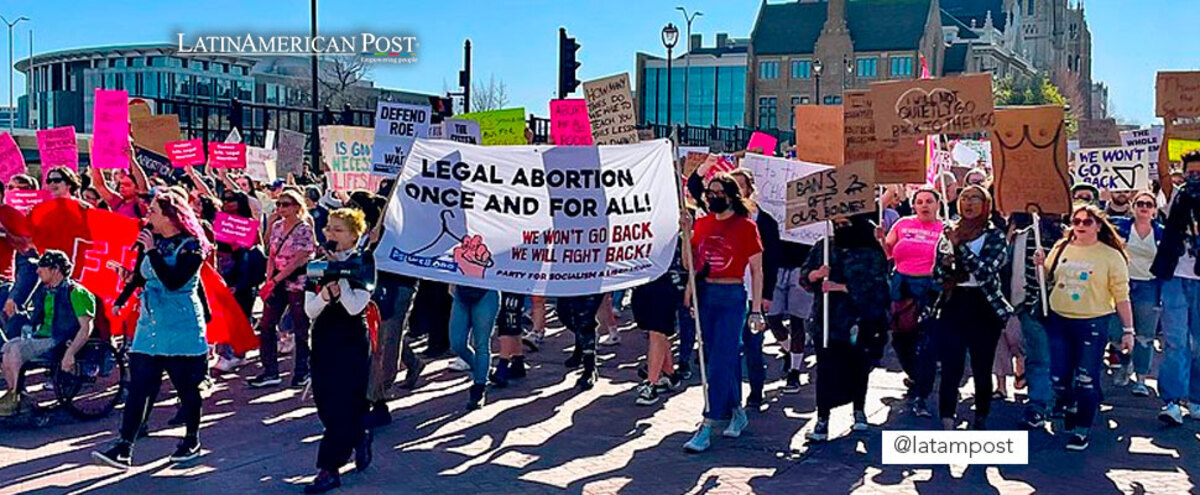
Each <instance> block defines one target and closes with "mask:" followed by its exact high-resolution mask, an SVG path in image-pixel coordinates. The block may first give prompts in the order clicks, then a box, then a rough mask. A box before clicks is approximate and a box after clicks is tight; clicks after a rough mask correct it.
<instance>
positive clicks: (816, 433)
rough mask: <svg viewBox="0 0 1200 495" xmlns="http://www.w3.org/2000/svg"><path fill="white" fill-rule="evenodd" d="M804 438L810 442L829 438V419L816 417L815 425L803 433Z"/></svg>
mask: <svg viewBox="0 0 1200 495" xmlns="http://www.w3.org/2000/svg"><path fill="white" fill-rule="evenodd" d="M804 438H807V439H808V440H809V441H812V442H824V441H826V440H829V419H828V418H817V426H816V427H815V428H813V429H812V431H810V432H808V433H805V434H804Z"/></svg>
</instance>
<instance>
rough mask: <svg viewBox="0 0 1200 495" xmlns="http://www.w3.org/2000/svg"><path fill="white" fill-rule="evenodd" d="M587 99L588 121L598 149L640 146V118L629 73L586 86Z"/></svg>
mask: <svg viewBox="0 0 1200 495" xmlns="http://www.w3.org/2000/svg"><path fill="white" fill-rule="evenodd" d="M583 93H584V95H586V97H587V106H588V119H589V120H591V121H592V137H593V138H594V139H595V143H596V144H597V145H604V144H631V143H636V142H638V132H637V128H635V127H634V126H636V125H637V115H636V114H635V113H634V110H633V93H632V92H631V90H630V86H629V73H621V74H617V75H615V76H609V77H605V78H602V79H596V80H593V81H588V82H585V83H583Z"/></svg>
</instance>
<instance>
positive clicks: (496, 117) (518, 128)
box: [455, 108, 527, 146]
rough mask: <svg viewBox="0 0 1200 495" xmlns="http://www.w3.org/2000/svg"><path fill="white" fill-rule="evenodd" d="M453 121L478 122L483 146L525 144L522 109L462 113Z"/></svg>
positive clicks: (523, 112)
mask: <svg viewBox="0 0 1200 495" xmlns="http://www.w3.org/2000/svg"><path fill="white" fill-rule="evenodd" d="M455 120H473V121H475V122H478V123H479V133H480V140H481V144H483V145H484V146H503V145H514V144H527V143H526V141H525V109H524V108H509V109H505V110H492V111H490V112H473V113H464V114H462V115H459V116H458V117H457V119H455Z"/></svg>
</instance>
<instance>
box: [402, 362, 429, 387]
mask: <svg viewBox="0 0 1200 495" xmlns="http://www.w3.org/2000/svg"><path fill="white" fill-rule="evenodd" d="M422 371H425V361H422V360H420V359H418V360H417V364H415V365H413V366H412V367H411V368H409V369H408V370H407V371H405V372H404V381H402V382H400V388H406V389H409V390H412V389H414V388H417V381H418V380H420V379H421V372H422Z"/></svg>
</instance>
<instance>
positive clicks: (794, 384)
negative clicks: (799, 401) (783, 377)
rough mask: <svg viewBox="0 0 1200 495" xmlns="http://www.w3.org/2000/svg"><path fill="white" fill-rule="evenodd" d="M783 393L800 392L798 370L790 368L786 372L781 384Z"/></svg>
mask: <svg viewBox="0 0 1200 495" xmlns="http://www.w3.org/2000/svg"><path fill="white" fill-rule="evenodd" d="M783 393H785V394H798V393H800V370H791V371H789V372H788V374H787V381H786V382H784V384H783Z"/></svg>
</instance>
